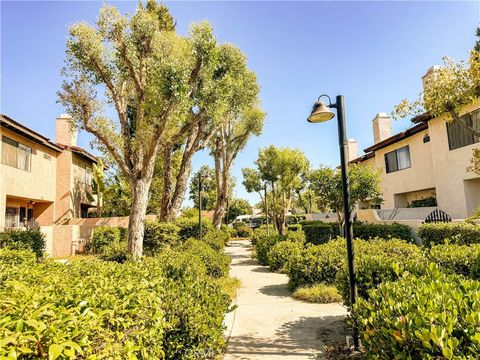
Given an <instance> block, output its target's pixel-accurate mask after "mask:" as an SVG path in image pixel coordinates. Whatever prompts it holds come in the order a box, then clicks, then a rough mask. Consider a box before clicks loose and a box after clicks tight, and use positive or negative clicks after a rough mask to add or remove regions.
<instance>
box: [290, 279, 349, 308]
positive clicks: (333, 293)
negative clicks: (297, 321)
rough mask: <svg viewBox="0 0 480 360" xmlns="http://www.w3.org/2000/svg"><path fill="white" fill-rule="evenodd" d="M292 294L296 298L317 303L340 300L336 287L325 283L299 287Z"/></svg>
mask: <svg viewBox="0 0 480 360" xmlns="http://www.w3.org/2000/svg"><path fill="white" fill-rule="evenodd" d="M292 296H293V297H294V298H295V299H298V300H303V301H306V302H311V303H318V304H329V303H335V302H342V296H341V295H340V294H339V293H338V290H337V288H336V287H335V286H331V285H325V284H315V285H312V286H304V287H299V288H297V289H296V290H295V291H294V292H293V295H292Z"/></svg>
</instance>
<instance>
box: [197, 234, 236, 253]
mask: <svg viewBox="0 0 480 360" xmlns="http://www.w3.org/2000/svg"><path fill="white" fill-rule="evenodd" d="M202 240H203V241H204V242H205V243H206V244H208V245H209V246H210V247H211V248H213V249H215V250H217V251H221V250H223V248H224V247H225V245H226V244H227V243H228V241H229V240H230V234H229V233H228V232H227V231H226V230H217V229H212V230H210V231H208V232H207V233H206V234H205V236H204V237H202Z"/></svg>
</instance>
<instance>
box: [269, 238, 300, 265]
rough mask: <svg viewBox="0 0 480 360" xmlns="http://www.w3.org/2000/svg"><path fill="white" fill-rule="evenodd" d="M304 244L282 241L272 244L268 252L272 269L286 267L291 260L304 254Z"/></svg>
mask: <svg viewBox="0 0 480 360" xmlns="http://www.w3.org/2000/svg"><path fill="white" fill-rule="evenodd" d="M302 248H303V245H302V244H301V243H299V242H293V241H281V242H278V243H276V244H275V245H273V246H272V248H271V249H270V251H268V253H267V262H268V266H269V267H270V269H271V270H273V271H277V270H282V269H286V268H287V267H288V262H289V261H295V259H296V258H297V257H299V256H301V255H302Z"/></svg>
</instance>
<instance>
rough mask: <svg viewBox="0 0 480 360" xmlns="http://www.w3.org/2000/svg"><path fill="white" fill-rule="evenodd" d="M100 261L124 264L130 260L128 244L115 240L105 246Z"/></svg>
mask: <svg viewBox="0 0 480 360" xmlns="http://www.w3.org/2000/svg"><path fill="white" fill-rule="evenodd" d="M100 259H102V260H104V261H115V262H118V263H124V262H125V261H127V259H128V253H127V242H126V241H119V240H115V241H113V242H111V243H109V244H107V245H105V246H103V248H102V253H101V254H100Z"/></svg>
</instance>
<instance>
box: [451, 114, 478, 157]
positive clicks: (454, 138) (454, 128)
mask: <svg viewBox="0 0 480 360" xmlns="http://www.w3.org/2000/svg"><path fill="white" fill-rule="evenodd" d="M462 120H464V121H465V122H466V123H467V124H468V125H469V126H471V127H472V128H474V129H475V130H477V131H478V130H480V110H476V111H473V112H471V113H468V114H465V115H463V116H462ZM447 135H448V147H449V149H450V150H455V149H458V148H461V147H464V146H468V145H472V144H475V143H477V142H478V141H479V138H478V137H476V136H474V135H473V134H472V133H471V132H470V131H468V130H466V129H465V128H464V127H463V126H462V125H461V124H459V123H458V122H456V121H451V122H449V123H447Z"/></svg>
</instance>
